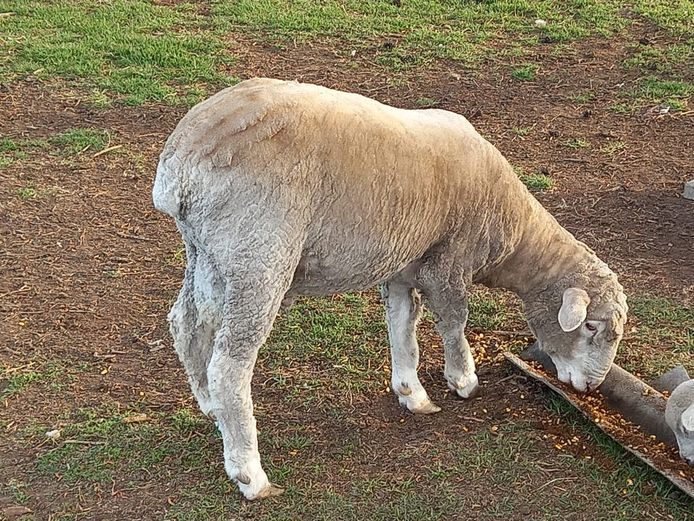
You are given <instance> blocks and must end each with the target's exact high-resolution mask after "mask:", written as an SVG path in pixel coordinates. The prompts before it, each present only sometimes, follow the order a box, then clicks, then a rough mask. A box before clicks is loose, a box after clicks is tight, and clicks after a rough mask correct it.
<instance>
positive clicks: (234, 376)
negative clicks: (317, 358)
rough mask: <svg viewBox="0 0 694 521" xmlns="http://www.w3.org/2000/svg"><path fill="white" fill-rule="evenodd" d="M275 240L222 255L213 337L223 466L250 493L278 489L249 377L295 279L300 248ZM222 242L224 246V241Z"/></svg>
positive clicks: (212, 372)
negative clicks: (261, 442) (261, 441)
mask: <svg viewBox="0 0 694 521" xmlns="http://www.w3.org/2000/svg"><path fill="white" fill-rule="evenodd" d="M272 242H274V244H258V243H255V242H251V243H250V244H249V245H246V244H245V243H244V242H242V243H241V244H239V242H237V243H236V247H237V250H236V251H237V252H238V255H236V253H233V254H232V255H230V256H229V255H227V256H224V254H223V253H221V255H220V258H218V259H216V260H217V261H220V260H223V261H224V262H223V263H221V264H220V265H223V266H224V278H225V282H226V286H225V295H224V311H223V318H222V324H221V327H220V329H219V331H218V333H217V336H216V338H215V341H214V347H213V351H212V358H211V360H210V364H209V366H208V368H207V380H208V387H209V392H210V399H211V403H212V413H213V414H214V416H215V417H216V419H217V425H218V427H219V430H220V432H221V434H222V440H223V442H224V467H225V470H226V472H227V474H228V475H229V477H230V478H231V479H233V480H234V481H236V482H237V484H238V486H239V489H240V490H241V492H242V493H243V495H244V496H245V497H246V498H247V499H259V498H264V497H269V496H274V495H277V494H280V493H281V492H282V489H281V488H279V487H277V486H275V485H273V484H271V483H270V482H269V481H268V478H267V475H266V474H265V471H264V470H263V468H262V466H261V464H260V453H259V452H258V438H257V431H256V421H255V418H254V416H253V402H252V399H251V379H252V376H253V368H254V366H255V362H256V359H257V355H258V350H259V348H260V346H261V345H262V344H263V343H264V342H265V340H266V338H267V336H268V334H269V332H270V329H271V328H272V324H273V321H274V319H275V317H276V315H277V312H278V310H279V307H280V303H281V301H282V298H283V296H284V294H285V292H286V291H287V289H288V288H289V286H290V284H291V279H292V276H293V273H294V269H295V268H296V264H297V263H298V256H299V254H300V249H299V248H292V247H289V246H287V245H286V244H285V243H284V241H272ZM218 244H219V245H220V248H221V247H223V246H224V243H223V242H222V241H219V242H218Z"/></svg>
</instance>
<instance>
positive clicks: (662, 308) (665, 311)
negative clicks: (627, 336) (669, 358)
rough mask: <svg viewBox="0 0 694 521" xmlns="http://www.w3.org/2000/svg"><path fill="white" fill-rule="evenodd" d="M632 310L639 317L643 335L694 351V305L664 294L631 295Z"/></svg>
mask: <svg viewBox="0 0 694 521" xmlns="http://www.w3.org/2000/svg"><path fill="white" fill-rule="evenodd" d="M629 310H630V313H631V314H633V315H634V317H636V319H637V320H638V326H637V332H636V334H637V335H638V337H639V338H640V339H642V340H643V341H645V342H649V343H652V344H655V345H658V346H663V345H667V346H668V347H671V348H672V350H673V351H675V352H683V353H688V354H694V309H692V308H690V307H687V306H682V305H680V304H677V303H676V302H673V301H671V300H669V299H666V298H662V297H632V298H630V299H629Z"/></svg>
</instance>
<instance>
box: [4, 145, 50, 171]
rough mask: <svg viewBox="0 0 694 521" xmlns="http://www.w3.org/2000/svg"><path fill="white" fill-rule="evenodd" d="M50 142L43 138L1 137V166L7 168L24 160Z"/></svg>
mask: <svg viewBox="0 0 694 521" xmlns="http://www.w3.org/2000/svg"><path fill="white" fill-rule="evenodd" d="M47 146H48V142H47V141H46V140H43V139H11V138H2V139H0V168H6V167H9V166H11V165H13V164H14V163H16V162H17V161H23V160H25V159H27V158H28V157H29V155H30V154H31V153H33V152H35V151H37V150H41V149H44V148H46V147H47Z"/></svg>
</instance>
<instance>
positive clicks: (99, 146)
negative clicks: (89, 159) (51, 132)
mask: <svg viewBox="0 0 694 521" xmlns="http://www.w3.org/2000/svg"><path fill="white" fill-rule="evenodd" d="M110 139H111V136H110V135H109V133H108V132H107V131H105V130H97V129H91V128H75V129H70V130H67V131H65V132H63V133H61V134H58V135H56V136H55V137H53V138H52V139H51V142H52V143H53V144H55V145H58V146H59V147H61V148H62V149H63V150H64V151H65V152H66V153H67V154H69V155H77V154H81V153H82V152H86V151H90V152H99V151H101V150H103V149H104V148H106V146H107V145H108V143H109V141H110Z"/></svg>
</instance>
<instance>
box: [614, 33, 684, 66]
mask: <svg viewBox="0 0 694 521" xmlns="http://www.w3.org/2000/svg"><path fill="white" fill-rule="evenodd" d="M692 41H693V42H694V40H692ZM692 58H694V50H693V46H692V44H688V43H678V44H672V45H667V46H665V47H658V46H654V45H640V46H638V47H637V52H635V53H634V54H633V55H632V56H631V57H629V58H627V59H626V60H624V66H625V67H626V68H627V69H634V68H638V69H642V70H644V71H654V72H658V73H668V72H670V71H671V70H672V68H673V67H675V66H678V65H682V64H686V63H687V62H690V61H691V60H692Z"/></svg>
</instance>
